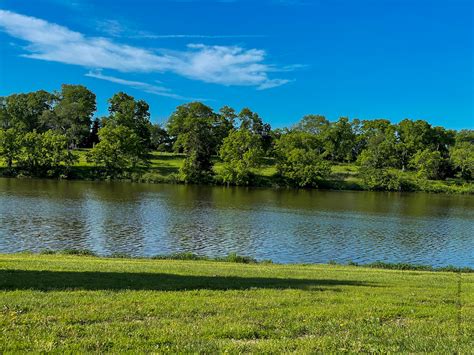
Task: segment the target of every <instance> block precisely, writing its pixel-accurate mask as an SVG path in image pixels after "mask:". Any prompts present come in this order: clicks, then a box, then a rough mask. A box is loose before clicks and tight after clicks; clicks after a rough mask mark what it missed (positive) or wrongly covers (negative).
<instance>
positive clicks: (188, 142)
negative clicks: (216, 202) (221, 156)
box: [168, 102, 220, 183]
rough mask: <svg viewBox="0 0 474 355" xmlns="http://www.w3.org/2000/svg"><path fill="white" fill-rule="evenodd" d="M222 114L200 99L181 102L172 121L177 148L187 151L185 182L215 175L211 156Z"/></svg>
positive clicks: (214, 148)
mask: <svg viewBox="0 0 474 355" xmlns="http://www.w3.org/2000/svg"><path fill="white" fill-rule="evenodd" d="M219 121H220V120H219V118H218V116H217V115H216V114H215V113H214V112H213V111H212V109H211V108H210V107H208V106H206V105H204V104H202V103H200V102H192V103H189V104H186V105H182V106H179V107H178V108H177V109H176V111H175V112H174V113H173V114H172V115H171V117H170V120H169V121H168V130H169V132H170V135H172V136H174V137H176V138H175V144H174V149H175V150H177V151H182V152H184V153H185V154H186V159H185V161H184V164H183V166H182V168H181V170H180V174H181V178H182V180H183V181H185V182H189V183H199V182H205V181H208V180H209V178H210V176H211V175H212V162H211V156H212V154H213V153H214V152H215V150H216V149H217V145H218V144H217V141H216V139H215V138H216V137H215V136H214V134H213V132H214V131H215V129H216V127H218V126H219Z"/></svg>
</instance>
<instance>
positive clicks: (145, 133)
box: [106, 92, 151, 149]
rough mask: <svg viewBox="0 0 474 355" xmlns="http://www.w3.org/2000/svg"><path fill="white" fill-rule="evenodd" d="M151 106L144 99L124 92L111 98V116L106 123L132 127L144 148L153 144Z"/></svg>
mask: <svg viewBox="0 0 474 355" xmlns="http://www.w3.org/2000/svg"><path fill="white" fill-rule="evenodd" d="M149 110H150V106H149V105H148V104H147V103H146V102H145V101H144V100H135V98H134V97H133V96H130V95H128V94H126V93H124V92H119V93H117V94H115V95H114V96H112V98H110V99H109V117H108V118H107V120H106V124H111V125H114V126H124V127H127V128H129V129H131V130H132V131H133V132H134V133H135V135H136V136H137V137H138V138H139V140H140V145H141V146H142V149H149V148H150V146H151V133H150V112H149Z"/></svg>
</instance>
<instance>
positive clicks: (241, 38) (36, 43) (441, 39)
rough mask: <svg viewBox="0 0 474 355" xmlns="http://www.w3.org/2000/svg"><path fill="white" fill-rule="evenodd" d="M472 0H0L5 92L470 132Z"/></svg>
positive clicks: (278, 119)
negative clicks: (76, 90) (87, 93)
mask: <svg viewBox="0 0 474 355" xmlns="http://www.w3.org/2000/svg"><path fill="white" fill-rule="evenodd" d="M473 4H474V1H472V0H449V1H448V0H357V1H356V0H315V1H309V0H261V1H257V0H253V1H251V0H208V1H197V0H162V1H159V0H157V1H152V0H134V1H129V0H127V1H126V0H113V1H112V0H110V1H105V0H102V1H92V0H70V1H66V0H23V1H18V0H0V95H9V94H11V93H15V92H27V91H33V90H38V89H45V90H51V91H52V90H56V89H59V88H60V85H61V84H62V83H69V84H73V83H74V84H83V85H85V86H87V87H88V88H90V89H91V90H93V91H94V92H95V93H96V94H97V99H98V115H104V114H106V112H107V103H106V100H107V99H108V98H109V97H111V96H112V95H113V94H114V93H115V92H118V91H126V92H128V93H129V94H131V95H133V96H135V97H136V98H141V99H144V100H146V101H147V102H148V103H149V104H150V106H151V112H152V120H154V121H156V122H163V120H165V119H166V117H167V116H168V115H169V114H170V113H171V112H172V111H173V110H174V108H175V107H176V106H177V105H180V104H183V103H185V102H187V101H190V100H196V99H199V100H204V101H205V103H206V104H208V105H210V106H212V107H214V108H216V109H218V108H219V107H221V106H223V105H229V106H232V107H234V108H236V109H238V110H239V109H241V108H242V107H245V106H248V107H250V108H251V109H253V110H255V111H257V112H258V113H259V114H260V115H261V116H262V117H263V118H264V120H266V121H268V122H270V123H271V124H272V126H274V127H283V126H289V125H292V124H293V123H295V122H297V121H298V120H299V119H300V118H301V117H302V116H303V115H305V114H309V113H313V114H323V115H325V116H326V117H327V118H329V119H330V120H335V119H337V118H338V117H339V116H348V117H350V118H356V117H357V118H360V119H373V118H388V119H391V120H392V121H394V122H397V121H399V120H401V119H403V118H412V119H425V120H427V121H429V122H430V123H432V124H433V125H443V126H445V127H449V128H454V129H461V128H474V109H473V102H474V88H473V82H474V77H473V47H474V43H473V31H474V30H473V11H474V5H473Z"/></svg>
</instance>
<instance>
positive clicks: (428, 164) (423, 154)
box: [410, 149, 442, 179]
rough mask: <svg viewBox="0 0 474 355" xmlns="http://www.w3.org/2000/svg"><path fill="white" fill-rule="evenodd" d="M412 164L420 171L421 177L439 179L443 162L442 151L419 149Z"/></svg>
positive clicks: (418, 173)
mask: <svg viewBox="0 0 474 355" xmlns="http://www.w3.org/2000/svg"><path fill="white" fill-rule="evenodd" d="M410 164H411V166H413V167H414V168H415V169H416V170H417V171H418V172H417V175H418V176H419V177H423V178H426V179H437V178H439V176H440V167H441V164H442V158H441V153H440V152H439V151H430V150H429V149H424V150H419V151H417V152H416V153H415V155H414V156H413V158H412V159H411V161H410Z"/></svg>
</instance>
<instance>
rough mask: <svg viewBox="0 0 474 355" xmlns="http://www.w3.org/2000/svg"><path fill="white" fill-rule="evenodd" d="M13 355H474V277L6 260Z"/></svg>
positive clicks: (329, 268)
mask: <svg viewBox="0 0 474 355" xmlns="http://www.w3.org/2000/svg"><path fill="white" fill-rule="evenodd" d="M0 307H1V312H0V326H1V328H2V330H3V331H2V332H1V333H0V349H1V351H2V352H5V351H51V350H53V351H57V352H62V351H109V352H116V351H157V352H163V351H171V352H176V351H178V350H179V351H193V352H215V351H225V350H227V351H230V352H245V351H253V352H272V351H273V352H281V351H296V352H310V351H382V352H387V351H406V352H422V351H423V352H425V351H436V352H455V351H460V352H464V353H468V352H470V351H471V350H472V346H473V345H474V343H473V340H472V339H473V333H474V325H473V324H474V275H473V274H468V273H453V272H451V273H445V272H426V271H398V270H381V269H372V268H361V267H351V266H338V265H313V266H297V265H272V264H241V263H228V262H227V263H224V262H215V261H206V260H197V261H196V260H194V261H187V260H146V259H107V258H96V257H89V256H66V255H22V254H17V255H0Z"/></svg>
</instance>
